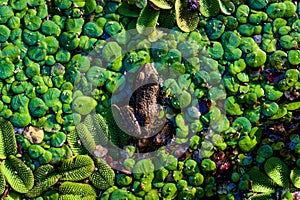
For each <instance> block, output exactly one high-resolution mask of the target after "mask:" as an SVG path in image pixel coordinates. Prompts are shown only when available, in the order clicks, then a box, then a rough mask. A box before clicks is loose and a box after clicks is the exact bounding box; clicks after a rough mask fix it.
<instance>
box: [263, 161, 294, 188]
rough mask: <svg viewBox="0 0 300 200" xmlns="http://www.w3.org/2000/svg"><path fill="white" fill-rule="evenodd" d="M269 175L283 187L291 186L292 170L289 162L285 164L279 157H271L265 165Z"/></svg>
mask: <svg viewBox="0 0 300 200" xmlns="http://www.w3.org/2000/svg"><path fill="white" fill-rule="evenodd" d="M264 169H265V172H266V173H267V175H268V176H269V177H270V178H271V179H272V180H273V181H274V182H275V183H277V185H279V186H281V187H285V188H288V187H289V175H290V170H289V167H288V166H287V164H285V163H284V162H283V161H282V160H281V159H280V158H278V157H271V158H269V159H268V160H267V161H266V162H265V165H264Z"/></svg>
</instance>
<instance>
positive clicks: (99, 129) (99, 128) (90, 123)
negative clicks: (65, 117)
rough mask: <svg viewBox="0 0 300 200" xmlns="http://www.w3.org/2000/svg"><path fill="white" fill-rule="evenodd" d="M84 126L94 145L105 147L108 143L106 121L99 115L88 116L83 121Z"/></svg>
mask: <svg viewBox="0 0 300 200" xmlns="http://www.w3.org/2000/svg"><path fill="white" fill-rule="evenodd" d="M84 124H85V125H86V127H87V128H88V130H89V131H90V133H91V134H92V137H93V139H94V141H95V143H96V145H99V144H100V145H102V146H104V145H106V144H107V141H108V127H107V123H106V120H105V119H104V118H103V117H102V115H100V114H90V115H88V116H86V118H85V119H84Z"/></svg>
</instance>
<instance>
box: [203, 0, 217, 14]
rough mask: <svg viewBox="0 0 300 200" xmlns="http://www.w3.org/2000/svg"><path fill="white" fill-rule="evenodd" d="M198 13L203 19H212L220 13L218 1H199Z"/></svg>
mask: <svg viewBox="0 0 300 200" xmlns="http://www.w3.org/2000/svg"><path fill="white" fill-rule="evenodd" d="M199 2H200V13H201V14H202V15H203V16H204V17H214V16H216V15H217V14H219V12H220V5H219V1H218V0H199Z"/></svg>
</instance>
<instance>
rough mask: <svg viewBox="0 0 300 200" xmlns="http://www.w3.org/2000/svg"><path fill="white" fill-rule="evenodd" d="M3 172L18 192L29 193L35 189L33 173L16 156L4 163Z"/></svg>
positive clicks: (2, 165)
mask: <svg viewBox="0 0 300 200" xmlns="http://www.w3.org/2000/svg"><path fill="white" fill-rule="evenodd" d="M1 172H2V173H3V174H4V176H5V178H6V180H7V182H8V183H9V184H10V186H11V187H12V188H13V189H14V190H15V191H16V192H19V193H27V192H28V191H29V190H30V189H31V188H32V187H33V184H34V177H33V173H32V171H31V170H30V168H29V167H27V166H26V165H25V164H24V163H23V162H22V161H21V160H19V159H18V158H16V157H15V156H10V157H9V158H8V159H6V160H4V161H3V162H2V164H1Z"/></svg>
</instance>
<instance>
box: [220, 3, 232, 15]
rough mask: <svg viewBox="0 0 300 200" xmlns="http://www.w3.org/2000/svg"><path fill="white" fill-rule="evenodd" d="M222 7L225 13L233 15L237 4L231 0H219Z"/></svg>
mask: <svg viewBox="0 0 300 200" xmlns="http://www.w3.org/2000/svg"><path fill="white" fill-rule="evenodd" d="M219 4H220V9H221V11H222V13H224V14H225V15H231V14H232V13H234V11H235V6H234V4H233V3H232V2H231V1H223V0H219Z"/></svg>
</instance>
